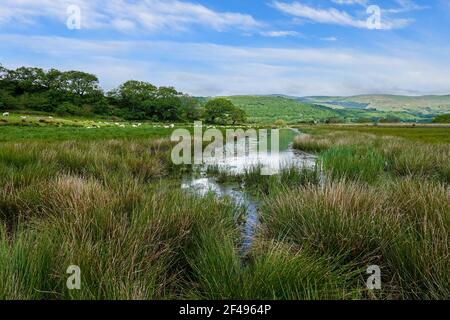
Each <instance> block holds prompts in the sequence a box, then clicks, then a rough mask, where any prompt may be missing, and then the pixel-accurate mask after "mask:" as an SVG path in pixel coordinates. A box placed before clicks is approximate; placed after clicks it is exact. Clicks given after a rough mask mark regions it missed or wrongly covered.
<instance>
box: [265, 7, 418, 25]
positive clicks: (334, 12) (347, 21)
mask: <svg viewBox="0 0 450 320" xmlns="http://www.w3.org/2000/svg"><path fill="white" fill-rule="evenodd" d="M342 3H343V2H342ZM272 5H273V6H274V7H275V8H276V9H278V10H279V11H281V12H283V13H286V14H288V15H291V16H294V17H296V18H304V19H308V20H310V21H312V22H316V23H325V24H334V25H340V26H350V27H354V28H360V29H367V28H368V25H367V19H358V18H355V17H353V16H352V15H350V14H349V13H347V12H346V11H343V10H338V9H336V8H326V9H321V8H315V7H312V6H308V5H305V4H302V3H300V2H292V3H286V2H280V1H274V2H273V3H272ZM368 17H369V16H367V18H368ZM410 23H411V20H409V19H387V17H382V20H381V29H384V30H390V29H397V28H403V27H405V26H407V25H409V24H410Z"/></svg>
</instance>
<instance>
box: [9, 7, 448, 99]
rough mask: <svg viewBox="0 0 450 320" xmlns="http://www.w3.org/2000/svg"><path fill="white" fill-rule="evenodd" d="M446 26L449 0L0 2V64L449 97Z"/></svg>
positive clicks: (295, 90)
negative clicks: (77, 19)
mask: <svg viewBox="0 0 450 320" xmlns="http://www.w3.org/2000/svg"><path fill="white" fill-rule="evenodd" d="M70 6H72V7H70ZM73 6H75V7H73ZM374 6H375V7H374ZM69 7H70V8H71V9H73V8H75V9H76V8H78V9H79V10H80V29H70V28H68V27H67V22H68V20H69V22H71V21H74V20H73V19H71V18H72V17H74V16H73V15H71V14H72V13H73V12H74V11H71V10H69V11H68V8H69ZM368 9H369V12H368V11H367V10H368ZM378 9H379V12H380V20H379V24H377V25H374V21H375V20H376V19H375V20H373V18H374V17H375V16H374V13H376V12H377V10H378ZM373 10H375V11H373ZM75 17H76V16H75ZM368 19H371V20H370V21H371V23H370V24H368V22H367V20H368ZM370 21H369V22H370ZM449 22H450V0H435V1H426V0H390V1H388V0H315V1H312V0H294V1H293V0H240V1H239V0H197V1H188V0H142V1H138V0H109V1H99V0H20V1H18V0H1V3H0V63H2V64H3V65H4V66H6V67H9V68H14V67H18V66H22V65H26V66H39V67H42V68H46V69H47V68H52V67H55V68H59V69H63V70H71V69H79V70H83V71H86V72H91V73H95V74H97V75H98V76H99V79H100V82H101V84H102V86H103V87H104V88H105V89H106V90H109V89H111V88H114V87H115V86H117V85H119V84H120V83H121V82H123V81H126V80H128V79H137V80H143V81H149V82H152V83H154V84H156V85H170V86H175V87H176V88H177V89H179V90H182V91H184V92H187V93H190V94H193V95H230V94H272V93H280V94H290V95H299V96H305V95H355V94H365V93H389V94H408V95H421V94H450V58H449V57H450V37H449V34H450V23H449ZM374 27H375V28H374Z"/></svg>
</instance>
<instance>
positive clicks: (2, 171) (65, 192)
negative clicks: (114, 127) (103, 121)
mask: <svg viewBox="0 0 450 320" xmlns="http://www.w3.org/2000/svg"><path fill="white" fill-rule="evenodd" d="M41 129H42V128H27V130H41ZM64 130H70V129H69V128H64ZM98 130H103V129H98ZM138 130H141V129H136V130H135V131H133V132H135V133H136V134H135V136H134V138H133V137H131V138H130V137H127V139H126V140H125V139H119V138H118V137H116V136H113V138H114V139H111V137H110V136H108V135H107V134H106V133H102V135H101V136H99V137H97V138H96V139H94V140H90V139H89V140H83V139H76V134H74V135H73V136H72V137H69V138H67V139H65V140H63V141H58V139H57V136H58V135H57V132H56V131H55V135H54V136H52V135H50V134H49V135H48V136H45V138H42V137H41V138H40V139H38V140H34V141H31V140H20V141H19V140H17V141H9V142H4V143H2V144H1V146H0V221H1V223H0V298H1V299H176V298H179V299H186V298H194V299H204V298H208V299H227V298H241V299H409V298H412V299H448V298H450V288H449V285H448V284H449V283H450V274H449V270H450V268H449V234H448V232H449V224H450V194H449V180H450V179H449V176H450V174H449V163H450V161H449V159H450V157H449V150H450V147H449V145H448V144H445V143H437V144H430V143H427V142H418V141H416V140H414V141H413V140H408V139H405V138H399V137H396V138H394V137H387V136H385V135H372V134H366V133H361V132H356V131H354V132H352V131H350V132H349V131H348V130H347V131H344V132H341V131H339V132H337V131H335V130H332V129H328V130H321V131H317V132H313V131H311V133H312V134H311V135H308V136H303V137H301V138H298V139H297V140H296V141H295V147H296V148H299V149H303V150H307V151H309V152H317V154H318V156H319V164H318V167H317V169H316V171H315V172H304V171H302V170H295V169H292V168H290V169H288V170H284V171H283V172H282V174H281V175H280V176H279V177H271V178H268V177H261V176H260V175H259V174H257V171H255V172H248V173H247V174H246V175H245V176H244V177H242V180H243V182H244V183H245V184H247V185H248V186H249V187H250V186H252V188H251V190H252V192H254V193H258V195H259V198H260V199H261V201H262V202H261V210H260V211H261V212H260V213H261V226H260V228H259V230H258V234H257V238H256V241H255V243H254V246H253V248H252V250H251V251H250V252H249V253H248V254H247V255H246V257H241V256H240V254H239V250H238V247H239V244H240V240H241V239H240V233H239V230H238V228H237V226H236V224H235V221H234V219H235V212H236V208H233V205H232V204H231V202H230V201H228V200H227V199H218V198H215V197H214V196H213V195H210V196H207V197H203V198H200V197H196V196H195V195H192V194H189V193H186V192H183V191H182V190H180V188H179V186H180V181H179V180H180V177H181V176H182V174H184V173H186V172H189V171H190V168H189V167H181V168H180V167H175V166H173V165H172V163H171V161H170V150H171V146H172V145H171V143H170V142H169V141H168V140H167V139H161V136H162V134H160V133H159V132H158V133H157V134H156V133H155V134H153V135H150V137H148V138H142V136H141V135H140V134H139V133H138ZM142 130H145V129H142ZM38 132H39V131H36V135H38ZM52 132H53V131H52ZM99 132H100V131H99ZM105 132H106V131H105ZM148 134H151V132H150V133H149V132H147V135H148ZM321 172H323V174H324V176H325V179H318V175H320V174H321ZM70 265H78V266H80V269H81V279H82V282H81V290H68V289H67V287H66V280H67V278H68V276H69V275H68V274H66V269H67V267H68V266H70ZM369 265H379V266H380V268H381V271H382V290H379V291H370V290H368V289H367V288H366V279H367V277H368V276H369V275H367V274H366V269H367V267H368V266H369Z"/></svg>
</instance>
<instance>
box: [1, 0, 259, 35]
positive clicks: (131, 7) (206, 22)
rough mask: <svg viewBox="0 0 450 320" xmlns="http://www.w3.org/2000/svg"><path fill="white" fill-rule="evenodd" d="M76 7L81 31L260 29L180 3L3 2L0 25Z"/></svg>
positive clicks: (239, 17)
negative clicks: (71, 6)
mask: <svg viewBox="0 0 450 320" xmlns="http://www.w3.org/2000/svg"><path fill="white" fill-rule="evenodd" d="M69 5H77V6H79V7H80V8H81V12H82V27H83V28H87V29H100V28H103V29H106V28H114V29H116V30H118V31H130V30H138V29H139V30H145V31H146V32H156V31H158V32H161V31H165V32H170V31H185V30H187V29H188V28H189V27H191V26H195V25H196V26H199V25H200V26H204V27H207V28H211V29H213V30H216V31H224V30H228V29H244V30H247V29H252V28H257V27H260V26H261V25H262V23H261V22H259V21H256V19H254V18H253V17H252V16H251V15H249V14H243V13H238V12H220V11H215V10H212V9H210V8H208V7H206V6H204V5H201V4H198V3H192V2H187V1H179V0H145V1H132V0H109V1H100V0H59V1H53V0H20V1H18V0H2V2H1V3H0V24H5V23H11V22H20V23H21V24H23V23H24V22H27V23H35V22H36V21H37V20H38V18H43V17H44V18H49V19H56V20H59V21H61V22H64V21H65V20H66V19H67V7H68V6H69Z"/></svg>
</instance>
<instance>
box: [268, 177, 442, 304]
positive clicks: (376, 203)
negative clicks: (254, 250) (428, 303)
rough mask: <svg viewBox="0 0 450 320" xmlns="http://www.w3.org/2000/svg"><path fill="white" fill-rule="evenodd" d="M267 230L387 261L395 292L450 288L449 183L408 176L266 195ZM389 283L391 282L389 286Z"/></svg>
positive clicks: (351, 256) (328, 250) (422, 293)
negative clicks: (370, 183)
mask: <svg viewBox="0 0 450 320" xmlns="http://www.w3.org/2000/svg"><path fill="white" fill-rule="evenodd" d="M263 211H264V216H263V220H264V227H265V230H266V232H267V234H266V235H267V236H268V237H270V238H274V239H279V240H284V241H287V242H289V243H292V244H294V245H297V246H301V245H303V244H305V243H306V244H309V245H311V246H312V247H313V248H314V250H315V251H316V252H317V253H319V254H321V255H325V256H331V257H336V256H340V257H343V258H344V261H347V262H348V263H350V262H352V263H356V264H357V265H360V266H361V267H364V266H368V265H371V264H377V265H380V266H381V267H382V268H383V270H384V271H383V272H384V275H385V277H386V278H385V279H386V281H388V284H387V286H388V289H386V290H387V291H388V292H389V291H391V292H390V293H391V294H392V296H395V295H396V294H399V295H400V296H401V297H403V298H432V299H435V298H441V299H442V298H446V297H448V296H449V294H450V292H449V288H448V285H447V284H448V282H449V280H450V272H449V270H450V269H449V268H448V267H449V264H448V256H449V238H448V227H449V215H450V195H449V193H448V190H447V189H446V188H445V186H443V185H441V184H439V183H433V182H421V183H420V182H418V181H416V180H414V179H405V180H400V181H398V182H392V183H389V184H387V185H384V186H382V187H368V186H367V185H363V184H360V183H357V182H350V181H340V182H332V183H328V184H327V185H325V186H324V187H323V188H320V187H317V186H306V187H303V188H300V189H297V190H291V191H287V192H285V193H284V194H279V195H277V196H276V197H274V198H271V199H270V201H267V203H266V207H265V208H264V210H263ZM385 288H386V287H385Z"/></svg>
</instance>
